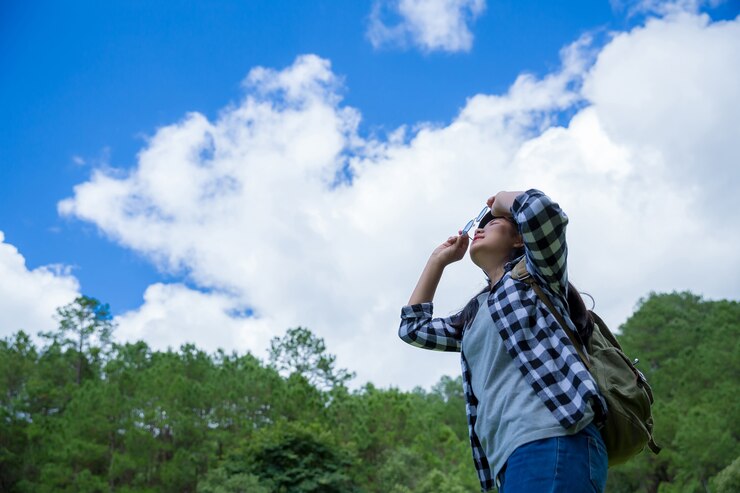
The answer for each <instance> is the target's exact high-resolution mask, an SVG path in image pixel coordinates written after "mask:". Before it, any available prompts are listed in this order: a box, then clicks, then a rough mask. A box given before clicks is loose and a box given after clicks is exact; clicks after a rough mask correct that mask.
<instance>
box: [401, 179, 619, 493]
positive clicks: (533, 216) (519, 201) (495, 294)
mask: <svg viewBox="0 0 740 493" xmlns="http://www.w3.org/2000/svg"><path fill="white" fill-rule="evenodd" d="M511 214H512V216H513V218H514V220H515V221H516V223H517V225H518V227H519V232H520V233H521V235H522V239H523V241H524V248H525V255H526V258H527V270H528V271H529V272H530V273H532V275H533V276H535V279H536V280H537V282H538V284H539V285H540V286H542V287H543V288H544V289H545V290H546V291H547V292H548V294H549V295H550V298H551V299H552V301H553V304H554V305H555V307H556V309H557V310H558V311H560V313H561V315H563V318H564V319H565V320H566V321H567V323H568V324H569V325H570V329H571V330H572V331H573V332H576V328H575V327H574V326H573V324H572V322H571V321H570V317H569V316H568V311H567V309H566V308H565V307H566V306H567V302H566V300H567V289H568V274H567V270H566V267H567V266H566V259H567V246H566V242H565V228H566V225H567V224H568V217H567V216H566V215H565V213H564V212H563V211H562V210H561V209H560V207H559V206H558V204H556V203H555V202H553V201H552V200H551V199H550V198H549V197H548V196H546V195H545V194H543V193H542V192H540V191H539V190H528V191H527V192H524V193H523V194H521V195H519V196H518V197H517V198H516V200H515V201H514V204H513V205H512V206H511ZM517 260H518V259H517ZM515 264H516V261H514V262H510V263H509V264H507V265H506V268H505V271H506V272H505V274H504V276H503V277H502V278H501V279H500V280H499V281H498V282H497V283H496V284H495V285H494V286H493V289H492V290H491V292H490V294H489V295H488V308H489V311H490V313H491V317H492V319H493V322H494V324H495V327H496V328H497V330H498V332H499V335H500V336H501V338H502V339H503V342H504V346H505V347H506V350H507V352H508V353H509V355H510V356H511V357H512V358H513V360H514V362H515V364H516V366H517V367H518V368H519V370H520V371H521V372H522V374H523V375H524V377H525V379H526V381H527V382H528V383H529V384H530V385H531V386H532V388H533V389H534V391H535V393H536V394H537V395H538V396H539V397H540V399H542V402H543V403H544V404H545V406H546V407H547V409H549V410H550V412H551V413H552V414H553V415H554V416H555V418H556V419H557V420H558V421H559V422H560V424H561V425H562V426H563V427H564V428H570V427H571V426H573V425H575V424H576V423H578V421H580V419H581V418H583V416H584V413H585V411H586V406H587V403H588V401H591V403H592V406H595V409H594V411H595V414H596V416H601V417H603V416H605V415H606V402H605V401H604V399H603V397H602V396H601V394H600V393H599V390H598V387H597V385H596V382H595V381H594V379H593V377H592V376H591V374H590V373H589V372H588V370H587V369H586V367H585V365H584V364H583V363H582V362H581V360H580V359H579V357H578V354H577V353H576V351H575V349H574V348H573V344H572V343H571V341H570V339H569V338H568V336H567V335H566V333H565V331H564V330H563V329H561V328H560V326H559V325H558V322H557V320H556V319H555V317H554V316H553V315H552V313H551V312H550V310H549V309H548V308H547V306H545V304H544V303H543V302H542V300H540V299H538V297H537V295H536V294H535V292H534V290H533V289H531V288H530V287H529V286H528V285H527V284H526V283H524V282H522V281H516V280H514V279H512V278H511V275H510V271H511V268H512V267H513V266H514V265H515ZM432 306H433V305H432V303H420V304H417V305H410V306H404V307H403V308H402V309H401V326H400V327H399V330H398V335H399V336H400V337H401V339H403V340H404V341H405V342H407V343H409V344H411V345H413V346H417V347H421V348H425V349H432V350H435V351H456V352H460V353H461V364H462V378H463V388H464V392H465V401H466V406H465V407H466V411H467V416H468V431H469V433H470V445H471V447H472V449H473V461H474V462H475V467H476V470H477V471H478V479H479V480H480V483H481V489H482V491H489V490H491V489H492V488H493V486H494V483H495V475H496V471H491V469H490V466H489V464H488V460H487V458H486V455H485V452H484V450H483V447H482V446H481V443H480V441H479V440H478V437H477V436H476V433H475V422H476V419H477V407H478V400H479V399H490V398H493V397H494V396H476V395H474V394H473V390H472V387H471V384H470V382H471V375H470V369H469V366H468V364H467V361H466V360H465V354H464V353H462V338H463V337H465V329H467V326H466V327H461V326H462V325H463V322H462V317H461V316H460V315H459V314H457V315H453V316H451V317H446V318H433V316H432ZM475 311H477V307H476V310H475ZM475 311H474V313H475ZM469 323H470V322H468V324H469Z"/></svg>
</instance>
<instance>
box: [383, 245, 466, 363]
mask: <svg viewBox="0 0 740 493" xmlns="http://www.w3.org/2000/svg"><path fill="white" fill-rule="evenodd" d="M469 241H470V240H469V238H468V236H467V235H458V236H450V237H449V238H448V239H447V241H445V242H444V243H442V244H441V245H440V246H438V247H437V248H436V249H435V250H434V251H433V252H432V254H431V255H430V257H429V260H427V263H426V266H425V267H424V270H423V271H422V273H421V276H419V281H418V282H417V283H416V287H415V288H414V291H413V292H412V293H411V298H409V303H408V305H406V306H404V307H403V308H402V309H401V325H400V327H399V328H398V335H399V337H400V338H401V339H402V340H403V341H404V342H407V343H408V344H411V345H412V346H416V347H421V348H425V349H433V350H436V351H460V341H461V335H462V326H461V320H460V319H459V317H458V316H453V317H447V318H433V317H432V311H433V304H432V302H433V300H434V293H435V292H436V291H437V286H438V285H439V281H440V279H441V278H442V273H443V272H444V269H445V267H447V266H448V265H449V264H451V263H453V262H457V261H458V260H460V259H462V258H463V256H464V255H465V252H466V251H467V249H468V242H469Z"/></svg>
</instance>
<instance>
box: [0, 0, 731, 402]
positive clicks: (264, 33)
mask: <svg viewBox="0 0 740 493" xmlns="http://www.w3.org/2000/svg"><path fill="white" fill-rule="evenodd" d="M739 15H740V2H738V1H737V0H725V1H720V0H710V1H701V0H677V1H660V0H611V1H608V0H605V1H593V0H588V1H586V0H574V1H562V2H536V1H534V0H517V1H513V0H511V1H508V0H507V1H504V0H498V1H496V0H365V1H353V2H344V1H338V0H335V1H329V0H326V1H322V0H316V1H313V2H295V1H286V0H270V1H267V0H264V1H263V0H252V1H212V2H152V1H148V2H144V1H110V2H92V1H71V2H64V3H60V2H53V1H38V2H12V1H11V2H2V4H0V111H2V116H3V118H2V119H0V192H1V193H0V337H8V336H11V335H12V334H13V333H15V332H16V331H18V330H20V329H22V330H25V331H26V332H28V333H31V334H35V333H37V332H38V331H42V330H50V329H52V328H53V327H55V325H56V321H55V319H54V313H55V309H56V308H57V307H59V306H61V305H64V304H66V303H69V302H70V301H72V300H73V299H74V298H75V297H76V296H79V295H80V294H85V295H88V296H94V297H96V298H98V299H100V300H101V301H103V302H105V303H109V304H110V306H111V310H112V312H113V314H114V315H115V321H116V324H117V329H116V332H115V338H116V339H117V340H118V341H120V342H124V341H135V340H139V339H142V340H145V341H146V342H147V343H149V344H150V346H152V347H153V348H155V349H162V350H164V349H166V348H168V347H170V348H174V349H176V348H178V347H179V346H180V345H181V344H184V343H187V342H193V343H195V344H196V345H198V346H199V347H201V348H203V349H204V350H207V351H215V350H216V349H218V348H223V349H225V350H226V351H227V352H230V351H238V352H244V351H251V352H253V353H254V354H255V355H257V356H259V357H265V356H266V354H267V353H266V348H267V346H268V345H269V341H270V339H271V338H272V337H275V336H280V335H282V334H284V332H285V330H286V329H287V328H289V327H296V326H299V325H300V326H304V327H307V328H309V329H311V330H312V331H313V332H314V333H316V334H317V335H319V336H320V337H323V338H324V339H325V341H326V343H327V346H328V349H329V351H330V352H331V353H333V354H336V355H337V363H338V365H339V366H340V367H343V368H348V369H350V370H352V371H355V372H356V373H357V377H356V378H355V381H354V382H353V385H362V384H364V383H365V382H373V383H374V384H376V385H380V386H396V387H400V388H404V389H409V388H412V387H414V386H417V385H419V386H424V387H428V386H430V385H433V384H434V383H435V382H436V381H437V380H438V379H439V378H440V377H441V376H442V375H453V376H454V375H456V374H457V373H458V372H459V358H458V357H457V356H455V355H452V354H443V353H434V352H430V351H422V350H419V349H415V348H412V347H410V346H407V345H405V344H404V343H402V342H401V341H400V340H399V339H398V337H397V328H398V323H399V313H400V308H401V306H403V305H404V304H405V303H406V301H407V300H408V297H409V295H410V293H411V291H412V289H413V287H414V285H415V283H416V280H417V278H418V275H419V273H420V272H421V270H422V268H423V266H424V263H425V262H426V259H427V258H428V255H429V253H431V251H432V250H433V249H434V248H435V247H436V246H437V245H438V244H439V243H441V242H442V241H444V240H445V239H446V238H447V237H448V236H449V235H450V234H454V233H455V232H456V231H457V230H458V229H459V228H460V227H461V226H462V225H464V224H465V223H466V222H467V220H468V219H470V218H471V217H473V216H474V215H476V214H477V213H478V211H479V210H480V208H481V207H482V206H483V205H484V203H485V200H486V198H488V197H489V196H491V195H494V194H495V193H496V192H498V191H500V190H526V189H529V188H536V189H540V190H542V191H544V192H545V193H547V194H548V195H549V196H551V197H552V198H553V199H555V200H556V201H557V202H558V203H559V204H560V205H561V206H562V207H563V209H564V210H565V212H566V213H567V214H568V216H569V218H570V223H569V226H568V244H569V252H570V253H569V259H568V261H569V272H570V278H571V280H572V281H573V282H574V284H576V285H577V286H578V287H579V289H580V290H582V291H585V292H587V293H589V294H590V295H591V296H593V298H594V299H595V301H596V311H598V312H599V313H600V314H601V315H602V317H603V318H605V319H606V321H607V322H608V323H609V325H610V326H611V327H612V328H614V329H616V328H618V327H619V325H621V324H622V323H624V322H625V321H626V320H627V318H628V317H629V315H630V314H631V313H632V312H633V310H634V309H635V307H636V306H637V304H638V301H639V300H640V299H641V298H643V297H645V296H647V295H648V294H649V293H651V292H667V291H673V290H691V291H692V292H694V293H696V294H700V295H702V296H704V297H705V298H707V299H719V298H729V299H738V298H739V297H740V276H738V272H740V254H738V248H737V245H738V243H740V227H739V226H740V212H738V211H740V199H739V198H738V193H737V191H738V184H739V183H740V180H739V178H740V176H739V175H740V173H739V172H738V164H739V163H740V91H738V90H737V86H738V81H740V17H738V16H739ZM482 283H483V276H482V273H481V272H480V271H479V270H478V269H477V268H476V267H475V266H474V265H473V264H472V263H471V262H470V260H469V258H467V257H466V259H464V260H463V261H462V262H459V263H456V264H454V265H452V266H450V267H449V268H448V269H447V270H446V272H445V275H444V277H443V279H442V282H441V284H440V287H439V289H438V292H437V295H436V297H435V305H434V306H435V315H439V316H445V315H449V314H451V313H453V312H454V311H456V310H458V309H459V308H460V307H462V306H463V305H464V304H465V302H466V301H467V300H468V299H469V298H470V297H471V296H472V295H473V294H475V293H476V292H478V291H479V289H480V288H481V286H482Z"/></svg>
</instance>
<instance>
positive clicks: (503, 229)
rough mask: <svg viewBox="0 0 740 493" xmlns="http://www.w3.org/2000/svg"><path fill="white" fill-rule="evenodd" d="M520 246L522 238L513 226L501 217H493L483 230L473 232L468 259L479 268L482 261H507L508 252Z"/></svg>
mask: <svg viewBox="0 0 740 493" xmlns="http://www.w3.org/2000/svg"><path fill="white" fill-rule="evenodd" d="M521 246H522V237H521V235H519V233H518V231H517V230H516V227H515V226H514V224H512V223H511V221H508V220H506V219H504V218H502V217H494V218H493V219H492V220H490V221H488V223H486V225H485V226H484V227H483V228H478V229H476V230H475V235H474V236H473V242H472V243H471V244H470V258H471V259H472V260H473V263H475V264H476V265H477V266H479V267H481V266H482V264H483V263H484V262H483V260H484V259H487V258H488V259H501V260H502V261H503V260H504V259H507V258H508V256H509V252H511V250H512V249H514V248H516V247H521Z"/></svg>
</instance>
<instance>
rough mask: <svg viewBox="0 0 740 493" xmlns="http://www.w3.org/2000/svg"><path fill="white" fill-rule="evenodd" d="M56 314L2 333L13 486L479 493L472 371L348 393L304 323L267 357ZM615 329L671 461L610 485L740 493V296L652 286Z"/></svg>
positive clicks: (7, 465) (81, 314)
mask: <svg viewBox="0 0 740 493" xmlns="http://www.w3.org/2000/svg"><path fill="white" fill-rule="evenodd" d="M57 319H58V328H57V329H56V330H54V331H51V332H48V333H40V334H39V335H38V337H35V338H32V337H31V336H30V335H29V334H28V333H26V332H24V331H22V330H18V331H17V332H15V333H14V334H13V335H12V336H9V337H7V338H5V339H3V340H0V399H1V401H2V407H1V408H0V491H2V492H41V493H43V492H114V491H115V492H127V493H129V492H130V493H133V492H142V493H143V492H152V493H153V492H177V493H182V492H194V493H247V492H248V493H278V492H280V493H282V492H285V493H294V492H295V493H309V492H317V493H318V492H326V493H333V492H337V493H340V492H341V493H343V492H358V493H412V492H413V493H437V492H449V493H463V492H477V491H480V486H479V483H478V481H477V478H476V474H475V468H474V466H473V461H472V458H471V454H470V446H469V442H468V432H467V424H466V421H465V406H464V400H463V393H462V385H461V381H460V378H459V377H458V378H451V377H443V378H441V379H440V380H439V381H438V382H437V383H436V385H434V386H433V387H432V388H431V389H422V388H416V389H414V390H412V391H401V390H399V389H396V388H377V387H376V386H374V385H372V384H371V383H367V384H365V385H363V386H352V387H354V389H352V390H351V389H350V386H348V384H349V382H350V381H351V380H352V379H353V378H354V376H353V374H352V373H351V372H349V371H347V370H345V369H341V368H337V367H336V363H335V358H334V356H333V355H332V354H331V353H330V352H329V350H328V348H327V347H326V345H325V343H324V341H323V340H322V339H321V338H319V337H317V336H315V335H314V334H313V333H312V332H311V331H310V330H309V329H308V328H304V327H295V328H291V329H288V330H287V331H286V332H285V333H284V335H282V336H281V337H276V338H274V339H273V340H272V343H271V346H270V350H269V355H268V356H267V357H266V358H265V359H264V360H263V359H260V358H258V357H256V356H254V355H252V354H249V353H247V354H237V353H227V352H224V351H218V352H216V353H212V354H209V353H206V352H204V351H202V350H200V349H198V348H197V347H195V346H193V345H183V346H182V347H180V348H179V349H178V350H169V351H154V350H152V349H151V348H150V347H148V346H147V344H146V343H144V342H134V343H125V344H118V343H115V342H114V339H113V331H114V329H115V327H114V322H113V318H112V316H111V313H110V308H109V307H108V306H107V305H106V304H104V303H102V302H100V301H98V300H96V299H94V298H91V297H87V296H81V297H79V298H77V300H75V301H74V302H73V303H70V304H69V305H66V306H64V307H60V308H59V309H58V317H57ZM612 329H616V327H612ZM12 330H16V329H15V328H13V329H12ZM388 330H395V328H394V327H388ZM618 332H619V335H618V337H619V340H620V342H621V344H622V346H623V347H624V349H625V352H626V353H627V355H629V356H630V357H631V358H639V360H640V363H639V364H638V368H639V369H640V370H641V371H642V372H643V373H644V374H645V375H646V376H647V378H648V381H649V382H650V384H651V385H652V388H653V391H654V395H655V404H654V407H653V412H654V418H655V423H656V425H655V437H656V440H657V441H658V442H659V443H660V445H662V446H663V451H662V452H661V453H660V454H659V455H657V456H655V455H652V454H650V453H649V452H643V453H642V454H640V455H639V456H637V457H636V458H634V459H633V460H632V461H630V462H629V463H627V464H625V465H622V466H618V467H614V468H612V469H610V470H609V479H608V483H607V491H608V492H610V493H637V492H641V493H643V492H644V493H656V492H659V493H673V492H697V493H699V492H701V493H706V492H712V493H724V492H738V491H740V446H739V445H738V438H740V419H738V418H740V395H739V394H738V390H739V388H738V383H739V382H740V338H739V337H738V336H739V335H740V303H738V302H737V301H729V300H720V301H708V300H704V299H703V298H702V297H700V296H697V295H694V294H692V293H688V292H681V293H664V294H656V293H652V294H650V295H649V296H647V297H646V298H644V299H641V300H640V301H639V302H638V304H637V307H636V310H635V312H634V313H633V315H632V316H631V317H630V318H629V319H628V320H627V321H626V322H625V323H624V324H623V325H622V326H621V327H619V331H618ZM398 343H399V344H403V342H401V341H400V340H399V341H398Z"/></svg>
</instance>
